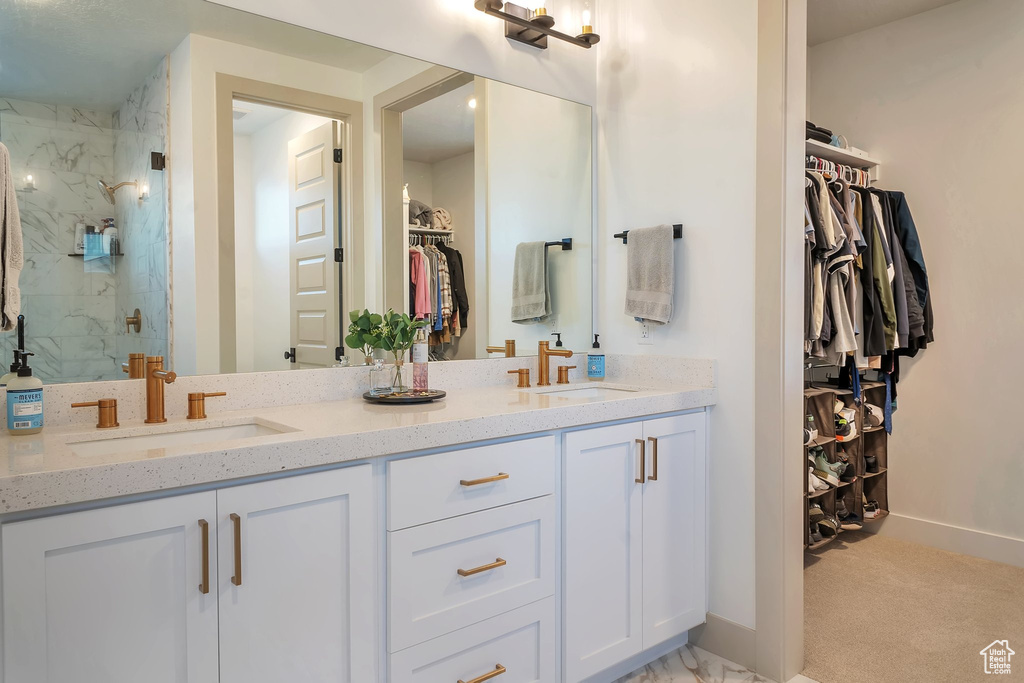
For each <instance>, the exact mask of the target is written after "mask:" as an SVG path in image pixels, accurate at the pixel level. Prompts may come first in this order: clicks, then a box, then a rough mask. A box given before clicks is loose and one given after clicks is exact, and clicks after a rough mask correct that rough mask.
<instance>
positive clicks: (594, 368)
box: [587, 356, 604, 379]
mask: <svg viewBox="0 0 1024 683" xmlns="http://www.w3.org/2000/svg"><path fill="white" fill-rule="evenodd" d="M587 377H594V378H601V379H603V378H604V356H588V357H587Z"/></svg>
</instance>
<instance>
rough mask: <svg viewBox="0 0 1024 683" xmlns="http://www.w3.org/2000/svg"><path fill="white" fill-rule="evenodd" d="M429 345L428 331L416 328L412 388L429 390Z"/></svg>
mask: <svg viewBox="0 0 1024 683" xmlns="http://www.w3.org/2000/svg"><path fill="white" fill-rule="evenodd" d="M429 350H430V349H429V346H428V344H427V331H426V330H425V329H424V328H422V327H421V328H419V329H418V330H416V338H415V340H414V341H413V343H412V390H413V391H427V386H428V381H427V362H428V361H429V357H428V353H429Z"/></svg>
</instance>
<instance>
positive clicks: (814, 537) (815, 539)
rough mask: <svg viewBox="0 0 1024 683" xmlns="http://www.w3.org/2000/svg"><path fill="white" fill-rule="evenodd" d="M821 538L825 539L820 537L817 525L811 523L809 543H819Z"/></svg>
mask: <svg viewBox="0 0 1024 683" xmlns="http://www.w3.org/2000/svg"><path fill="white" fill-rule="evenodd" d="M823 540H825V539H823V538H822V537H821V532H820V531H818V525H817V524H812V525H811V543H821V542H822V541H823Z"/></svg>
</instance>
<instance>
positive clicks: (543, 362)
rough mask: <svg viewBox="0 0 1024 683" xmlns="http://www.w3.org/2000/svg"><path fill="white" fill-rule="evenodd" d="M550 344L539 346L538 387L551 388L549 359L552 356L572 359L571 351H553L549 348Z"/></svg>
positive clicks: (543, 342) (545, 343) (543, 343)
mask: <svg viewBox="0 0 1024 683" xmlns="http://www.w3.org/2000/svg"><path fill="white" fill-rule="evenodd" d="M548 344H549V342H546V341H542V342H538V344H537V386H539V387H547V386H551V372H550V370H551V368H550V362H549V360H548V359H549V358H550V357H551V356H558V357H560V358H572V351H570V350H569V349H555V350H553V351H552V350H551V349H550V348H548Z"/></svg>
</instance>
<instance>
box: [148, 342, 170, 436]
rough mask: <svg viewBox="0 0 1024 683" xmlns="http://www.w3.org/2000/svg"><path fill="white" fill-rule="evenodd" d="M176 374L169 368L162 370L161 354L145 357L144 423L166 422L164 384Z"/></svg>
mask: <svg viewBox="0 0 1024 683" xmlns="http://www.w3.org/2000/svg"><path fill="white" fill-rule="evenodd" d="M177 378H178V376H177V375H176V374H174V372H173V371H171V370H164V357H163V356H147V357H146V424H155V423H159V422H167V418H166V417H164V384H170V383H171V382H173V381H174V380H176V379H177Z"/></svg>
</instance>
